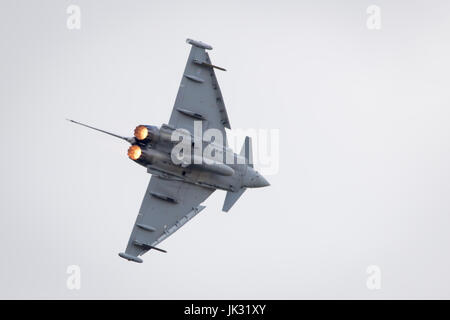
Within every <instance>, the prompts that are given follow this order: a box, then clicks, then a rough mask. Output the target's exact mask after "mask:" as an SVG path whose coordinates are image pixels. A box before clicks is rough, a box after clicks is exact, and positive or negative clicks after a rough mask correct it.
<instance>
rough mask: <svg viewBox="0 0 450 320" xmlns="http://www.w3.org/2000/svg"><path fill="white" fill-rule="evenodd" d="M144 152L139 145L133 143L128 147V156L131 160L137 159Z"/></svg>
mask: <svg viewBox="0 0 450 320" xmlns="http://www.w3.org/2000/svg"><path fill="white" fill-rule="evenodd" d="M141 154H142V150H141V148H139V146H136V145H133V146H131V147H130V148H129V149H128V157H129V158H130V159H131V160H137V159H139V157H140V156H141Z"/></svg>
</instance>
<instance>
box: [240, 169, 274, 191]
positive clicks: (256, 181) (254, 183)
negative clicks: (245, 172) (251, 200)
mask: <svg viewBox="0 0 450 320" xmlns="http://www.w3.org/2000/svg"><path fill="white" fill-rule="evenodd" d="M246 180H247V181H245V186H246V187H248V188H262V187H267V186H270V183H269V182H268V181H267V180H266V178H264V177H263V176H262V175H260V174H259V173H258V172H257V171H253V172H252V173H251V174H250V176H249V177H248V178H247V179H246Z"/></svg>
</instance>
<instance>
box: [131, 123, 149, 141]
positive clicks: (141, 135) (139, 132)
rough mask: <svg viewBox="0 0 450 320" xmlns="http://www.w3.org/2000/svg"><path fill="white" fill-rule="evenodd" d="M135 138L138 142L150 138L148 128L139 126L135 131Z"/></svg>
mask: <svg viewBox="0 0 450 320" xmlns="http://www.w3.org/2000/svg"><path fill="white" fill-rule="evenodd" d="M134 136H135V137H136V139H138V140H144V139H146V138H147V137H148V129H147V127H146V126H137V127H136V129H134Z"/></svg>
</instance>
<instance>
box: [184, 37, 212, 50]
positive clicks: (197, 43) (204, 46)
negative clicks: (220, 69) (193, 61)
mask: <svg viewBox="0 0 450 320" xmlns="http://www.w3.org/2000/svg"><path fill="white" fill-rule="evenodd" d="M186 43H189V44H191V45H193V46H196V47H199V48H202V49H205V50H212V47H211V46H210V45H209V44H206V43H204V42H201V41H196V40H192V39H189V38H188V39H186Z"/></svg>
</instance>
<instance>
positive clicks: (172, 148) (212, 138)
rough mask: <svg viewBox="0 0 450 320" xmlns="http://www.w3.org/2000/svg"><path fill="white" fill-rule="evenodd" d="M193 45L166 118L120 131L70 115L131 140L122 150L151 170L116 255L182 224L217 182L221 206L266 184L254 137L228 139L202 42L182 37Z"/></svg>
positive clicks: (134, 256) (133, 252)
mask: <svg viewBox="0 0 450 320" xmlns="http://www.w3.org/2000/svg"><path fill="white" fill-rule="evenodd" d="M186 42H187V43H189V44H190V45H191V46H192V47H191V51H190V54H189V58H188V61H187V64H186V68H185V69H184V73H183V77H182V80H181V84H180V88H179V90H178V94H177V97H176V100H175V105H174V107H173V109H172V114H171V116H170V119H169V123H168V124H163V125H161V127H160V128H158V127H156V126H152V125H139V126H137V127H136V129H135V130H134V137H123V136H120V135H117V134H114V133H111V132H107V131H104V130H100V129H97V128H94V127H91V126H88V125H86V124H82V123H80V122H77V121H74V120H69V121H71V122H73V123H76V124H79V125H82V126H85V127H88V128H91V129H94V130H97V131H100V132H103V133H106V134H109V135H111V136H114V137H117V138H120V139H123V140H125V141H127V142H129V143H130V144H131V147H130V148H129V149H128V157H129V158H130V159H131V160H133V161H134V162H136V163H137V164H139V165H141V166H144V167H145V168H146V169H147V172H148V173H150V174H151V175H152V176H151V178H150V182H149V184H148V187H147V191H146V192H145V196H144V199H143V201H142V204H141V207H140V210H139V214H138V216H137V219H136V222H135V224H134V226H133V230H132V232H131V236H130V239H129V241H128V245H127V247H126V250H125V252H121V253H119V256H120V257H122V258H124V259H127V260H129V261H134V262H139V263H141V262H142V259H141V258H139V256H141V255H143V254H144V253H146V252H147V251H149V250H151V249H154V250H157V251H162V252H166V251H165V250H163V249H161V248H159V247H158V245H159V243H160V242H161V241H163V240H164V239H166V238H167V237H168V236H170V235H171V234H173V233H174V232H175V231H177V230H178V229H179V228H181V227H182V226H183V225H184V224H185V223H186V222H188V221H189V220H190V219H192V218H193V217H194V216H195V215H197V214H198V213H199V212H200V211H202V210H203V209H204V208H205V207H204V206H202V205H201V203H202V202H203V201H204V200H206V199H207V198H208V197H209V196H210V195H211V194H212V193H213V192H214V191H215V190H217V189H220V190H224V191H226V192H227V194H226V197H225V202H224V204H223V208H222V210H223V211H225V212H227V211H228V210H230V208H231V207H232V206H233V205H234V203H235V202H236V201H237V200H238V199H239V197H240V196H241V195H242V194H243V193H244V191H245V190H246V189H247V188H259V187H266V186H269V183H268V182H267V180H266V179H265V178H264V177H263V176H262V175H260V174H259V173H258V172H257V171H256V170H255V169H254V168H253V161H252V150H251V149H252V145H251V139H250V138H249V137H246V138H245V142H244V145H243V146H242V150H241V152H240V154H236V153H234V152H233V151H232V150H231V149H230V148H228V144H227V142H226V133H225V128H228V129H230V121H229V120H228V115H227V111H226V109H225V104H224V102H223V98H222V94H221V92H220V88H219V84H218V83H217V78H216V75H215V72H214V69H218V70H222V71H225V69H223V68H220V67H218V66H215V65H213V64H211V60H210V58H209V55H208V53H207V52H206V50H211V49H212V47H211V46H210V45H207V44H206V43H203V42H200V41H195V40H191V39H187V40H186Z"/></svg>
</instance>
